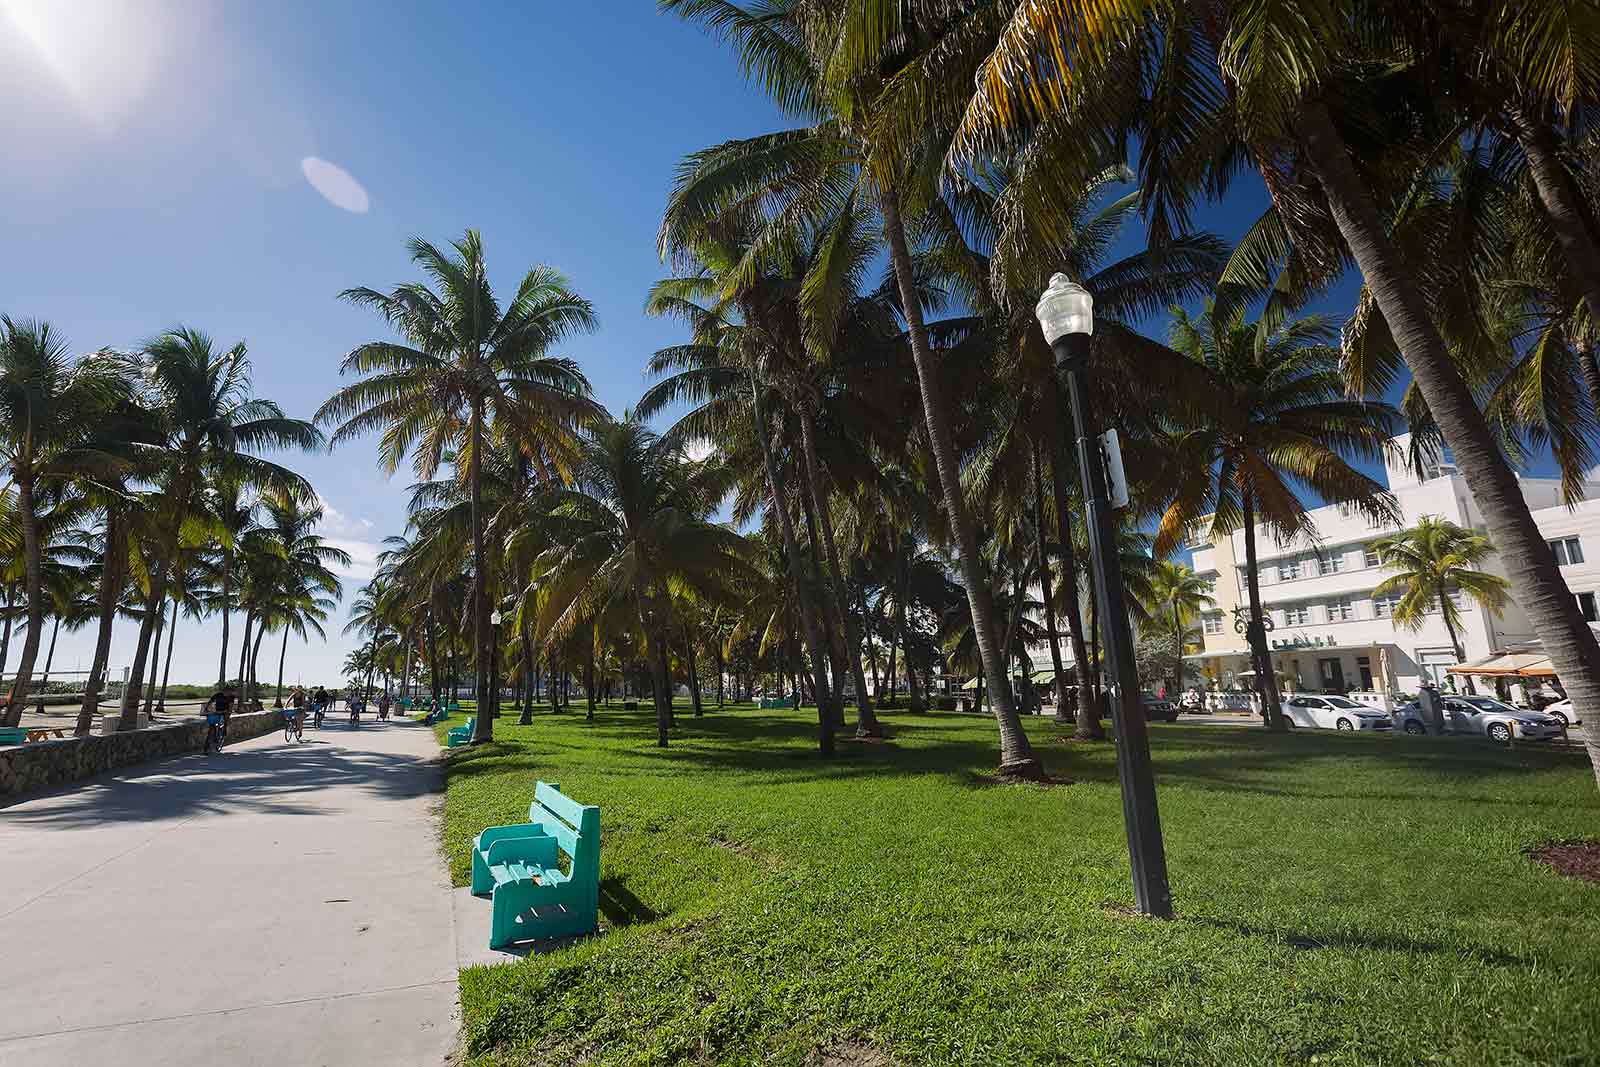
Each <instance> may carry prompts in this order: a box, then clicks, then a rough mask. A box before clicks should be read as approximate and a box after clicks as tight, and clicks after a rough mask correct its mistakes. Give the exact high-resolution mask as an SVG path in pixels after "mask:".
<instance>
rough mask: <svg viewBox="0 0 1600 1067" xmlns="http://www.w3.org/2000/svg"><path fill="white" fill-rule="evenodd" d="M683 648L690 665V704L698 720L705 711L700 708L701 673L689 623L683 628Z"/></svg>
mask: <svg viewBox="0 0 1600 1067" xmlns="http://www.w3.org/2000/svg"><path fill="white" fill-rule="evenodd" d="M683 648H684V653H685V655H686V656H687V659H688V665H689V703H690V706H692V707H693V708H694V715H695V718H697V719H698V718H699V717H700V716H702V715H704V714H705V711H704V709H702V708H701V707H700V672H699V669H698V664H697V663H696V661H695V654H694V634H693V633H691V632H690V630H689V624H688V623H684V626H683Z"/></svg>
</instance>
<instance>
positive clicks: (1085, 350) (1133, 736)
mask: <svg viewBox="0 0 1600 1067" xmlns="http://www.w3.org/2000/svg"><path fill="white" fill-rule="evenodd" d="M1034 313H1035V314H1036V315H1037V317H1038V319H1039V326H1040V327H1041V328H1042V329H1043V330H1044V339H1045V341H1046V342H1048V343H1049V345H1050V348H1051V350H1052V351H1053V352H1054V353H1055V356H1056V372H1057V373H1058V374H1060V375H1061V378H1062V380H1063V381H1064V382H1065V383H1066V386H1067V395H1068V397H1069V399H1070V401H1071V403H1072V418H1073V421H1074V422H1075V423H1076V424H1077V430H1078V467H1079V469H1080V470H1081V471H1082V472H1083V498H1084V500H1085V501H1086V503H1087V507H1088V515H1087V517H1086V518H1087V523H1086V524H1087V526H1088V529H1089V557H1090V560H1091V563H1092V565H1093V567H1094V588H1095V595H1096V597H1097V598H1098V600H1099V603H1100V625H1101V626H1102V627H1103V628H1104V636H1105V655H1106V661H1107V662H1106V667H1107V673H1108V674H1109V675H1110V680H1111V721H1112V726H1113V729H1114V730H1115V731H1116V735H1117V777H1118V778H1119V779H1120V780H1121V783H1122V820H1123V823H1124V824H1125V825H1126V827H1127V831H1128V857H1129V859H1130V861H1131V862H1132V865H1133V894H1134V898H1135V900H1136V901H1137V902H1138V905H1139V911H1140V912H1142V913H1143V914H1145V915H1154V916H1156V917H1157V918H1162V919H1170V918H1171V917H1172V890H1171V888H1170V887H1169V886H1168V884H1167V854H1166V849H1165V847H1164V846H1163V845H1162V843H1161V818H1160V816H1159V815H1158V814H1157V812H1156V779H1155V772H1154V771H1153V769H1152V768H1151V765H1150V735H1149V732H1148V731H1147V730H1146V728H1145V718H1144V707H1143V705H1142V702H1141V700H1140V693H1139V672H1138V667H1137V664H1136V663H1135V661H1134V657H1133V634H1132V632H1131V631H1130V630H1129V628H1128V607H1127V601H1126V598H1125V595H1124V592H1123V588H1122V566H1121V564H1120V563H1119V562H1118V559H1117V539H1116V529H1115V526H1114V525H1113V523H1112V521H1111V503H1110V501H1109V500H1108V499H1107V496H1106V473H1105V467H1104V464H1103V461H1102V459H1101V455H1100V442H1099V437H1098V435H1097V434H1095V433H1094V431H1093V430H1091V428H1090V427H1091V426H1092V423H1091V421H1090V420H1091V413H1090V410H1089V337H1090V335H1091V334H1093V333H1094V298H1093V297H1091V296H1090V295H1089V292H1088V290H1086V289H1084V288H1083V287H1082V286H1081V285H1078V284H1076V283H1075V282H1072V281H1070V280H1069V279H1068V278H1067V277H1066V275H1064V274H1057V275H1055V276H1054V277H1053V278H1051V279H1050V288H1048V289H1046V290H1045V292H1044V295H1043V296H1041V297H1040V298H1039V304H1038V306H1037V307H1036V308H1035V309H1034ZM1079 674H1080V676H1081V674H1082V671H1080V672H1079ZM1080 680H1081V677H1080Z"/></svg>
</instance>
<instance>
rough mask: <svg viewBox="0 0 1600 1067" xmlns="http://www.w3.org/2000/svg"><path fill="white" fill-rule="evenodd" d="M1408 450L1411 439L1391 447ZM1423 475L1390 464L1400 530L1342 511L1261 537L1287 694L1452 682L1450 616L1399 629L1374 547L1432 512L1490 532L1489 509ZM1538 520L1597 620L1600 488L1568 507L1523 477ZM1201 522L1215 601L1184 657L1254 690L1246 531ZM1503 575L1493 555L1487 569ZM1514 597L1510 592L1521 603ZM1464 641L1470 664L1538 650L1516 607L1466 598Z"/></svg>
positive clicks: (1442, 471) (1439, 476)
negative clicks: (1285, 538) (1281, 536)
mask: <svg viewBox="0 0 1600 1067" xmlns="http://www.w3.org/2000/svg"><path fill="white" fill-rule="evenodd" d="M1395 443H1396V444H1397V445H1398V446H1400V454H1402V455H1403V454H1404V450H1405V445H1406V444H1407V440H1406V439H1405V438H1404V437H1402V438H1398V439H1396V442H1395ZM1422 473H1423V476H1422V477H1418V475H1417V473H1416V472H1415V471H1413V470H1411V469H1410V468H1409V467H1408V466H1406V465H1405V464H1404V463H1403V462H1398V461H1396V460H1393V459H1391V460H1390V461H1389V463H1388V464H1387V468H1386V476H1387V477H1386V480H1387V484H1388V487H1389V489H1390V491H1391V492H1392V493H1393V494H1394V497H1395V500H1396V501H1397V503H1398V505H1399V509H1400V513H1401V520H1400V523H1399V524H1398V525H1391V524H1387V523H1385V524H1380V525H1373V524H1371V523H1369V522H1368V520H1367V519H1366V517H1365V516H1363V515H1362V514H1361V513H1360V512H1359V511H1357V510H1355V509H1354V508H1351V507H1348V506H1340V505H1334V506H1329V507H1322V508H1317V509H1315V510H1313V511H1312V512H1311V518H1312V521H1313V524H1314V529H1315V530H1316V540H1315V541H1313V540H1312V539H1310V538H1309V537H1301V538H1297V539H1296V540H1294V541H1292V542H1290V543H1288V544H1279V543H1278V542H1277V540H1276V539H1275V537H1274V536H1273V535H1272V534H1271V533H1269V532H1267V531H1266V530H1264V529H1258V530H1257V532H1256V557H1257V559H1256V562H1257V569H1258V573H1259V578H1260V586H1261V601H1262V608H1263V609H1264V611H1265V612H1266V614H1267V616H1268V617H1269V618H1270V620H1271V623H1272V630H1271V632H1270V633H1268V634H1267V643H1268V645H1269V646H1270V649H1271V653H1272V660H1273V666H1274V669H1275V670H1276V672H1277V673H1278V675H1279V678H1280V680H1281V681H1280V684H1281V686H1282V688H1283V689H1284V690H1285V691H1289V692H1301V691H1304V692H1324V693H1327V692H1348V691H1352V690H1360V691H1369V692H1370V691H1378V692H1390V693H1411V692H1415V691H1416V690H1417V689H1418V688H1419V687H1420V685H1421V684H1422V682H1423V680H1424V679H1432V680H1433V681H1435V682H1437V683H1440V684H1444V682H1445V681H1446V673H1445V672H1446V669H1447V668H1449V667H1451V666H1453V665H1454V664H1455V663H1456V662H1457V660H1456V653H1455V651H1454V649H1453V648H1452V647H1451V644H1450V635H1449V633H1448V631H1447V630H1446V629H1445V625H1444V619H1443V616H1442V615H1441V614H1440V613H1439V612H1438V611H1434V612H1432V613H1431V614H1430V615H1429V616H1428V617H1427V619H1426V621H1425V622H1424V623H1423V625H1422V627H1421V629H1419V630H1408V629H1405V628H1402V627H1399V626H1397V625H1395V623H1394V620H1393V617H1392V616H1393V612H1394V608H1395V605H1396V603H1397V602H1398V600H1399V598H1398V596H1383V597H1378V596H1374V595H1373V590H1374V589H1375V588H1376V587H1377V586H1378V585H1379V584H1380V583H1382V582H1383V581H1384V579H1386V578H1388V577H1389V576H1390V575H1391V574H1392V573H1393V572H1392V571H1389V570H1386V569H1385V568H1383V567H1380V566H1379V565H1378V558H1377V554H1376V553H1375V552H1374V551H1373V548H1372V544H1373V542H1374V541H1377V540H1378V539H1379V538H1382V537H1386V536H1388V535H1390V534H1394V533H1398V532H1399V531H1400V530H1402V529H1407V528H1409V527H1411V526H1414V525H1415V524H1416V522H1417V520H1419V519H1421V518H1422V517H1423V516H1425V515H1432V516H1437V517H1440V518H1444V519H1448V520H1449V521H1451V522H1454V523H1456V524H1458V525H1461V526H1465V527H1469V528H1473V529H1477V530H1480V531H1485V532H1487V531H1486V525H1485V523H1484V519H1483V514H1482V512H1481V511H1480V509H1479V508H1478V506H1477V502H1476V501H1475V500H1474V499H1473V496H1472V493H1471V491H1470V490H1469V489H1468V488H1467V484H1466V481H1465V479H1463V478H1462V477H1461V475H1460V474H1459V473H1458V472H1457V471H1456V469H1455V467H1454V466H1453V465H1452V464H1451V463H1450V462H1449V461H1448V459H1446V460H1445V461H1444V462H1441V463H1439V464H1437V465H1435V466H1434V467H1431V468H1430V469H1428V470H1426V471H1424V472H1422ZM1520 483H1521V486H1522V491H1523V495H1524V497H1525V498H1526V499H1527V501H1528V504H1529V507H1530V508H1532V509H1533V516H1534V519H1535V521H1536V522H1537V523H1538V524H1539V528H1540V529H1541V530H1542V531H1543V532H1544V534H1545V536H1546V538H1547V540H1548V541H1549V542H1550V543H1551V546H1552V548H1553V549H1554V551H1555V553H1556V558H1557V560H1558V561H1559V562H1560V563H1561V564H1562V567H1561V571H1562V576H1563V577H1564V578H1565V579H1566V581H1567V586H1568V588H1569V589H1570V590H1571V591H1572V593H1573V596H1574V597H1575V598H1576V599H1577V601H1578V604H1579V605H1580V608H1581V609H1582V611H1583V614H1584V617H1585V618H1587V619H1588V620H1589V621H1590V622H1596V621H1597V619H1600V615H1597V610H1596V595H1597V593H1600V499H1596V498H1597V497H1600V483H1588V484H1586V485H1585V486H1584V497H1585V499H1584V501H1583V502H1581V503H1579V504H1578V505H1577V506H1576V507H1573V508H1568V507H1566V506H1564V505H1562V504H1561V497H1560V490H1561V486H1560V482H1558V481H1557V480H1555V479H1546V478H1522V479H1520ZM1208 534H1209V531H1207V530H1205V529H1204V528H1203V527H1202V528H1200V529H1199V530H1198V531H1197V534H1196V537H1195V539H1194V540H1192V541H1191V542H1190V546H1189V547H1190V549H1191V552H1192V555H1193V563H1192V565H1193V567H1194V570H1195V572H1196V573H1197V574H1199V575H1200V576H1201V577H1202V578H1205V579H1208V580H1209V582H1210V584H1211V587H1212V592H1211V595H1212V598H1213V599H1214V600H1215V606H1214V607H1213V608H1211V609H1210V610H1208V611H1206V612H1205V613H1204V615H1203V617H1202V619H1201V623H1200V630H1201V638H1202V642H1203V647H1202V649H1201V650H1200V651H1199V652H1197V653H1195V654H1192V655H1190V656H1188V657H1186V659H1187V660H1188V663H1189V667H1190V669H1191V670H1196V671H1198V673H1199V674H1201V675H1202V676H1203V677H1204V679H1205V681H1206V683H1207V688H1213V687H1214V688H1220V689H1223V690H1242V689H1249V688H1251V687H1252V686H1251V681H1252V679H1251V677H1250V675H1249V672H1250V671H1251V669H1252V668H1251V663H1250V654H1249V650H1248V648H1247V647H1246V643H1245V638H1244V635H1243V632H1242V628H1243V619H1244V617H1245V614H1246V611H1247V608H1248V605H1249V595H1248V592H1247V591H1246V585H1245V551H1244V532H1243V531H1242V530H1239V531H1235V532H1234V533H1233V534H1232V535H1231V536H1227V537H1222V538H1216V539H1211V538H1209V537H1208ZM1484 569H1485V570H1489V571H1491V572H1494V573H1498V574H1504V573H1505V568H1504V567H1503V566H1502V565H1501V564H1500V562H1499V560H1498V559H1497V558H1492V559H1491V560H1490V561H1489V562H1488V563H1487V564H1486V565H1485V567H1484ZM1515 595H1516V590H1515V589H1513V590H1512V596H1513V598H1514V597H1515ZM1457 604H1458V605H1459V606H1460V609H1461V612H1460V614H1461V625H1460V627H1459V628H1458V632H1457V638H1458V639H1459V640H1460V642H1461V644H1462V648H1463V652H1464V654H1465V657H1466V662H1468V663H1471V662H1474V661H1477V660H1481V659H1484V658H1486V657H1488V656H1490V655H1491V654H1494V653H1496V652H1504V651H1515V650H1526V649H1530V648H1532V649H1537V647H1538V641H1537V638H1536V637H1535V636H1534V634H1533V630H1532V627H1531V626H1530V625H1529V623H1528V618H1527V616H1526V615H1525V614H1524V613H1523V611H1522V609H1521V608H1520V607H1518V606H1517V605H1516V604H1515V602H1514V600H1513V602H1511V603H1508V604H1507V605H1506V607H1505V608H1504V609H1503V610H1501V611H1500V612H1499V613H1498V614H1496V613H1493V612H1490V611H1488V610H1486V609H1484V608H1482V607H1479V606H1478V605H1477V604H1476V603H1475V602H1474V601H1472V600H1471V599H1470V598H1465V597H1463V598H1461V599H1458V601H1457Z"/></svg>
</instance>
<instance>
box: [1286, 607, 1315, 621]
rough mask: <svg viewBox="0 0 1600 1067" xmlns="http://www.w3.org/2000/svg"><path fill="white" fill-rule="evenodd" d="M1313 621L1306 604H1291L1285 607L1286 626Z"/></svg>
mask: <svg viewBox="0 0 1600 1067" xmlns="http://www.w3.org/2000/svg"><path fill="white" fill-rule="evenodd" d="M1310 621H1311V611H1310V609H1309V607H1308V606H1307V605H1305V604H1290V605H1289V606H1288V607H1286V608H1284V609H1283V624H1284V625H1285V626H1304V625H1305V624H1306V623H1308V622H1310Z"/></svg>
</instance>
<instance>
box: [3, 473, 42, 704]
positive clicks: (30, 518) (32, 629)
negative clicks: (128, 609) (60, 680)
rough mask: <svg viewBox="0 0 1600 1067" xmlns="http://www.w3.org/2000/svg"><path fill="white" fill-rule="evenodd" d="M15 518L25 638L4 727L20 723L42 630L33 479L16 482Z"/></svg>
mask: <svg viewBox="0 0 1600 1067" xmlns="http://www.w3.org/2000/svg"><path fill="white" fill-rule="evenodd" d="M17 518H18V519H19V520H20V521H21V523H22V558H23V574H24V581H23V588H24V592H25V593H26V595H27V604H28V635H27V636H26V637H24V638H23V639H22V659H21V660H19V661H18V663H17V676H16V678H15V679H14V680H13V681H12V683H11V702H10V704H9V705H8V706H7V707H6V719H5V725H7V726H15V725H17V723H19V722H21V721H22V708H23V705H25V704H26V703H27V702H28V686H29V685H30V684H31V683H32V681H33V664H34V661H35V660H37V659H38V658H39V640H40V638H41V637H42V636H43V635H42V634H41V633H40V631H41V630H42V629H44V588H43V581H42V570H43V569H42V565H41V556H42V553H43V550H42V548H41V547H40V545H39V516H38V515H37V514H36V513H35V512H34V504H33V478H32V477H31V476H30V477H25V478H18V479H17Z"/></svg>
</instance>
